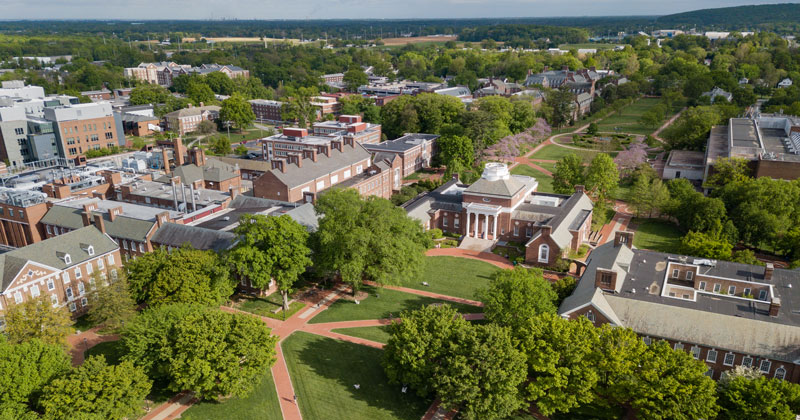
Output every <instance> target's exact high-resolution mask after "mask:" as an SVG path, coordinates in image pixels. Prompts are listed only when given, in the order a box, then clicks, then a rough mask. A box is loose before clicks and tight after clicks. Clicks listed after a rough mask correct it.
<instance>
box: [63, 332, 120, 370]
mask: <svg viewBox="0 0 800 420" xmlns="http://www.w3.org/2000/svg"><path fill="white" fill-rule="evenodd" d="M98 331H100V327H94V328H92V329H90V330H87V331H84V332H82V333H80V334H72V335H70V336H68V337H67V344H69V355H70V358H71V359H72V366H80V365H81V364H83V361H84V357H85V353H86V350H89V349H90V348H92V347H94V346H96V345H98V344H100V343H105V342H107V341H117V340H119V338H120V337H119V335H118V334H108V335H100V334H98V333H97V332H98Z"/></svg>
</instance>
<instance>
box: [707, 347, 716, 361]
mask: <svg viewBox="0 0 800 420" xmlns="http://www.w3.org/2000/svg"><path fill="white" fill-rule="evenodd" d="M712 354H713V355H714V358H713V359H712V358H711V355H712ZM717 356H718V355H717V351H716V350H713V349H712V350H709V351H708V352H707V353H706V362H709V363H716V362H717Z"/></svg>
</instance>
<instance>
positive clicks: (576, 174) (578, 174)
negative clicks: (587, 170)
mask: <svg viewBox="0 0 800 420" xmlns="http://www.w3.org/2000/svg"><path fill="white" fill-rule="evenodd" d="M583 172H584V169H583V161H582V160H581V158H580V157H578V155H576V154H575V153H570V154H568V155H566V156H564V157H562V158H561V159H559V160H558V162H556V166H555V169H554V170H553V190H554V191H555V192H556V193H557V194H571V193H572V192H574V191H575V186H576V185H581V184H583V182H584V179H583Z"/></svg>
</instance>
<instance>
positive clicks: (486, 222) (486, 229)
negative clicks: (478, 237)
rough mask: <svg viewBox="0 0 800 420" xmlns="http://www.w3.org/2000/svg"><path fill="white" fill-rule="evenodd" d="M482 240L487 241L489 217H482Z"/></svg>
mask: <svg viewBox="0 0 800 420" xmlns="http://www.w3.org/2000/svg"><path fill="white" fill-rule="evenodd" d="M483 238H484V239H489V215H488V214H487V215H486V216H484V220H483Z"/></svg>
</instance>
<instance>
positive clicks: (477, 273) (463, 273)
mask: <svg viewBox="0 0 800 420" xmlns="http://www.w3.org/2000/svg"><path fill="white" fill-rule="evenodd" d="M498 270H499V269H498V268H497V267H495V266H493V265H492V264H489V263H485V262H483V261H477V260H470V259H466V258H457V257H426V258H425V269H424V271H423V272H422V275H421V276H420V279H419V281H416V282H414V283H412V284H410V285H406V287H410V288H412V289H418V290H424V291H426V292H434V293H440V294H443V295H447V296H455V297H460V298H465V299H475V291H476V290H478V289H479V288H481V287H486V285H487V283H488V282H489V279H490V278H491V276H492V275H493V274H494V273H496V272H497V271H498ZM422 282H427V283H428V286H423V285H422Z"/></svg>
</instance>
